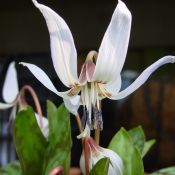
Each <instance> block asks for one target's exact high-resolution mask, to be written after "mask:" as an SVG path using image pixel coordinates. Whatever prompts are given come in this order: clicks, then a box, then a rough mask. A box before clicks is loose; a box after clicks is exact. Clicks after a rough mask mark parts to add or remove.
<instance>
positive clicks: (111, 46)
mask: <svg viewBox="0 0 175 175" xmlns="http://www.w3.org/2000/svg"><path fill="white" fill-rule="evenodd" d="M131 18H132V17H131V13H130V11H129V10H128V9H127V7H126V5H125V4H124V3H123V2H122V1H120V0H119V3H118V5H117V7H116V9H115V11H114V14H113V16H112V19H111V22H110V24H109V26H108V28H107V31H106V33H105V35H104V38H103V40H102V43H101V46H100V49H99V54H98V57H97V63H96V68H95V72H94V75H93V79H94V80H99V81H100V80H101V81H103V82H109V81H113V80H114V79H115V78H116V76H118V75H119V73H120V72H121V70H122V67H123V64H124V61H125V58H126V54H127V49H128V42H129V37H130V30H131Z"/></svg>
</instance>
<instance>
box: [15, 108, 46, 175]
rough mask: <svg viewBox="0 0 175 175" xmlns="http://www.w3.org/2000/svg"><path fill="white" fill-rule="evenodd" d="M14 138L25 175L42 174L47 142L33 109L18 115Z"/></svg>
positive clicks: (25, 110)
mask: <svg viewBox="0 0 175 175" xmlns="http://www.w3.org/2000/svg"><path fill="white" fill-rule="evenodd" d="M13 138H14V143H15V148H16V151H17V154H18V157H19V160H20V163H21V168H22V172H23V175H31V174H32V175H38V174H42V163H43V159H44V152H45V150H46V147H47V142H46V140H45V138H44V136H43V134H42V133H41V130H40V128H39V127H38V124H37V121H36V118H35V114H34V112H33V110H32V108H31V107H27V108H26V109H24V110H22V111H20V112H19V113H18V114H17V116H16V118H15V121H14V126H13Z"/></svg>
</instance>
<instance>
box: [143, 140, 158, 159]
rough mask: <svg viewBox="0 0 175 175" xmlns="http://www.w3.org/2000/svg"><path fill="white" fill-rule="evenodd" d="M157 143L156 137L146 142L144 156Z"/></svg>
mask: <svg viewBox="0 0 175 175" xmlns="http://www.w3.org/2000/svg"><path fill="white" fill-rule="evenodd" d="M155 143H156V140H155V139H152V140H149V141H147V142H145V144H144V147H143V151H142V158H143V157H144V156H145V155H146V154H147V152H148V151H149V150H150V149H151V147H152V146H153V145H154V144H155Z"/></svg>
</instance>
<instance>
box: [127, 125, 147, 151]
mask: <svg viewBox="0 0 175 175" xmlns="http://www.w3.org/2000/svg"><path fill="white" fill-rule="evenodd" d="M128 134H129V135H130V137H131V139H132V141H133V144H134V146H135V147H136V148H138V150H139V151H140V154H142V151H143V148H144V144H145V134H144V131H143V129H142V127H141V126H139V127H136V128H133V129H131V130H129V131H128Z"/></svg>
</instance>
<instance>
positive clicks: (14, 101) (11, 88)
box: [0, 62, 48, 138]
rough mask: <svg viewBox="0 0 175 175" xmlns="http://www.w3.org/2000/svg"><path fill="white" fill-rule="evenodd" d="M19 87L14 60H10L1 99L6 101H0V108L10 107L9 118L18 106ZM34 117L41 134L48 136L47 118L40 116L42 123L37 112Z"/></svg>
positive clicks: (14, 113)
mask: <svg viewBox="0 0 175 175" xmlns="http://www.w3.org/2000/svg"><path fill="white" fill-rule="evenodd" d="M19 94H20V92H19V87H18V80H17V72H16V69H15V62H11V63H10V64H9V67H8V70H7V73H6V77H5V81H4V85H3V89H2V95H3V99H4V101H5V102H6V103H2V102H0V109H3V110H5V109H8V108H12V111H11V114H10V120H12V119H14V118H15V116H16V111H17V106H18V96H19ZM35 117H36V120H37V123H38V126H39V127H40V128H41V131H42V133H43V135H44V136H45V137H46V138H47V137H48V120H47V119H46V118H45V117H42V124H43V126H42V127H41V122H40V117H39V115H38V114H37V113H35Z"/></svg>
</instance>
